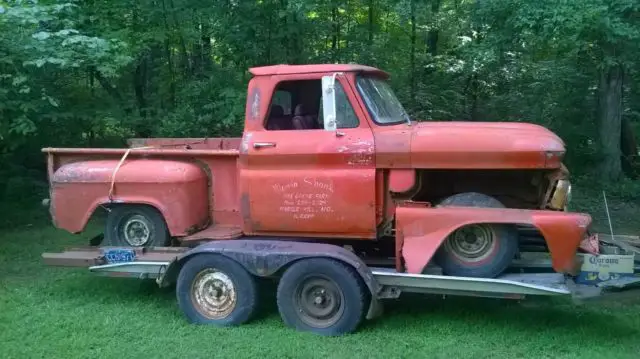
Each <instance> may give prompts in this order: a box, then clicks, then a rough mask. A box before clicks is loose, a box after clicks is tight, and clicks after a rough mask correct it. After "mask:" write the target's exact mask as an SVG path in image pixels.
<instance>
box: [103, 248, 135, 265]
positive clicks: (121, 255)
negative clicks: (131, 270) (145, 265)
mask: <svg viewBox="0 0 640 359" xmlns="http://www.w3.org/2000/svg"><path fill="white" fill-rule="evenodd" d="M104 258H105V259H106V261H107V263H125V262H133V261H134V260H135V259H136V252H135V251H134V250H133V249H126V248H110V249H105V250H104Z"/></svg>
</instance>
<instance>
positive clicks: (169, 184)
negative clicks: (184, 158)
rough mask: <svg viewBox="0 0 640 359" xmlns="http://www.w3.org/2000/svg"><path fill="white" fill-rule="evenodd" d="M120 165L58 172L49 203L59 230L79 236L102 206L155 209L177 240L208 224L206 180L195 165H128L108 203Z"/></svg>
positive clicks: (93, 164)
mask: <svg viewBox="0 0 640 359" xmlns="http://www.w3.org/2000/svg"><path fill="white" fill-rule="evenodd" d="M117 165H118V161H117V160H97V161H81V162H74V163H69V164H66V165H64V166H62V167H60V168H59V169H58V170H56V171H55V173H54V175H53V177H52V179H51V184H52V188H51V194H52V196H51V199H52V202H53V203H55V207H54V208H55V215H54V218H55V219H56V225H57V226H58V227H60V228H64V229H66V230H68V231H69V232H72V233H76V232H80V231H81V230H82V229H83V228H84V226H85V224H86V223H87V221H88V220H89V217H90V216H91V214H92V213H93V212H94V211H95V210H96V208H97V207H98V206H100V205H105V204H110V203H121V202H127V203H137V204H146V205H150V206H153V207H155V208H156V209H157V210H159V211H160V213H162V215H163V217H164V218H165V221H166V222H167V226H168V228H169V231H170V232H171V233H172V234H173V235H183V234H186V233H187V232H188V229H189V228H191V227H193V226H194V225H196V226H200V227H203V226H204V225H206V224H207V222H208V213H207V211H208V201H207V200H206V198H207V178H206V175H205V173H204V172H203V171H202V170H201V168H200V167H198V166H197V165H195V164H191V163H188V162H179V161H170V160H160V159H136V160H132V161H129V162H127V163H125V164H123V165H122V166H121V167H120V169H119V171H118V172H117V176H116V179H117V186H116V187H115V191H114V193H113V195H112V198H109V189H110V185H111V177H112V175H113V173H114V171H115V168H116V166H117ZM150 174H153V176H150Z"/></svg>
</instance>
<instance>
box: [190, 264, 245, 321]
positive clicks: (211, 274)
mask: <svg viewBox="0 0 640 359" xmlns="http://www.w3.org/2000/svg"><path fill="white" fill-rule="evenodd" d="M191 301H192V303H193V305H194V307H195V308H196V310H197V311H198V312H199V313H200V314H202V315H203V316H204V317H206V318H208V319H212V320H219V319H224V318H226V317H227V316H229V314H231V312H232V311H233V310H234V309H235V307H236V304H237V301H238V295H237V292H236V288H235V285H234V284H233V281H232V280H231V278H230V277H229V276H228V275H227V274H225V273H223V272H221V271H219V270H217V269H214V268H207V269H204V270H202V271H200V272H199V273H198V274H197V275H196V277H195V279H194V280H193V282H192V285H191Z"/></svg>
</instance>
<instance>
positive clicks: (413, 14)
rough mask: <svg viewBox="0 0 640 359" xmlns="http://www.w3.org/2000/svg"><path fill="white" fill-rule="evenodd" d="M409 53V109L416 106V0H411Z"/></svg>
mask: <svg viewBox="0 0 640 359" xmlns="http://www.w3.org/2000/svg"><path fill="white" fill-rule="evenodd" d="M410 6H411V51H410V53H409V58H410V60H409V61H410V66H411V71H410V72H409V84H410V91H411V107H412V108H415V105H416V80H415V78H416V76H415V72H416V0H411V4H410Z"/></svg>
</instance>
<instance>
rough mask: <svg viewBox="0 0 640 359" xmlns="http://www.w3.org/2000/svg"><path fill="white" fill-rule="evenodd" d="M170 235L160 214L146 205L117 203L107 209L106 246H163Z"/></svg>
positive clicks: (167, 243)
mask: <svg viewBox="0 0 640 359" xmlns="http://www.w3.org/2000/svg"><path fill="white" fill-rule="evenodd" d="M170 241H171V236H170V235H169V230H168V228H167V224H166V223H165V221H164V217H163V216H162V214H161V213H160V212H159V211H158V210H157V209H155V208H153V207H151V206H146V205H131V204H128V205H118V206H114V207H112V208H110V209H109V213H108V214H107V220H106V223H105V229H104V243H105V244H106V245H107V246H127V247H163V246H166V245H169V243H170Z"/></svg>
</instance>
